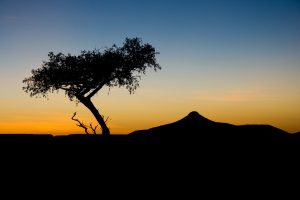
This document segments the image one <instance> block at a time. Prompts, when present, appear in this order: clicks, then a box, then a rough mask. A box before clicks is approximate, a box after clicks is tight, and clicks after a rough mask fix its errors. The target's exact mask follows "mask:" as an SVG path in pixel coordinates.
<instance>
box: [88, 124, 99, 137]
mask: <svg viewBox="0 0 300 200" xmlns="http://www.w3.org/2000/svg"><path fill="white" fill-rule="evenodd" d="M98 126H99V125H97V126H95V127H93V124H92V123H90V128H91V129H92V131H93V133H94V135H97V128H98Z"/></svg>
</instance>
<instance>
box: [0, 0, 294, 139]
mask: <svg viewBox="0 0 300 200" xmlns="http://www.w3.org/2000/svg"><path fill="white" fill-rule="evenodd" d="M57 5H59V6H57ZM45 8H47V9H45ZM112 13H114V14H113V15H112ZM153 13H154V14H153ZM299 21H300V3H299V2H298V1H286V0H277V1H274V0H265V1H261V0H239V1H237V0H226V1H211V0H197V1H195V0H181V1H180V0H178V1H162V0H152V1H144V2H143V3H138V4H137V3H136V1H131V0H122V1H121V0H115V1H99V0H89V1H82V0H65V1H59V0H51V1H48V0H39V1H32V0H27V1H24V0H22V1H21V0H15V1H1V0H0V133H51V134H69V133H82V132H83V131H82V130H81V129H79V128H78V127H76V125H75V123H74V122H73V121H72V120H71V119H70V118H71V116H72V114H73V113H74V112H75V111H77V113H78V117H79V118H80V119H81V120H83V121H84V122H86V123H89V122H90V121H93V116H92V115H91V114H90V113H89V111H87V110H86V109H85V108H83V107H82V106H81V105H79V106H78V107H77V106H76V105H75V103H74V102H69V100H68V99H67V98H66V97H64V95H63V94H62V93H59V94H56V93H55V94H52V95H50V96H49V100H47V99H35V98H30V97H29V95H28V94H25V93H24V92H23V91H22V86H23V85H22V80H23V79H24V78H25V77H28V76H29V75H30V71H31V69H33V68H37V67H39V66H40V65H41V63H42V61H43V60H45V59H47V54H48V52H50V51H53V52H55V53H58V52H63V53H71V54H78V53H80V50H92V49H95V48H99V49H103V48H104V47H109V46H111V45H112V44H113V43H116V44H117V45H119V46H120V45H121V44H122V42H123V41H124V39H125V38H126V37H141V38H142V39H143V41H144V42H150V43H151V44H152V45H153V46H154V47H155V48H156V49H157V51H159V52H160V55H158V62H159V63H160V64H161V66H162V71H159V72H157V73H154V72H149V73H147V75H146V76H145V77H142V81H141V87H140V88H139V89H138V90H137V92H136V93H135V94H134V95H129V93H128V92H127V91H126V90H125V89H124V88H114V89H112V90H111V92H110V95H107V93H108V90H107V88H105V89H104V90H103V91H101V92H100V94H99V95H98V96H96V97H95V98H94V99H93V100H94V102H95V105H96V106H97V107H98V108H99V109H100V110H101V111H102V114H103V115H105V116H109V117H110V119H111V120H110V121H109V124H108V126H109V127H110V128H111V131H112V132H113V133H129V132H131V131H134V130H137V129H146V128H151V127H153V126H157V125H161V124H165V123H169V122H173V121H176V120H178V119H180V118H182V117H184V116H185V115H187V114H188V113H189V112H191V111H198V112H199V113H200V114H202V115H204V116H205V117H207V118H210V119H211V120H214V121H221V122H228V123H233V124H271V125H273V126H276V127H278V128H282V129H284V130H286V131H289V132H298V131H300V78H299V77H300V38H299V35H300V23H299Z"/></svg>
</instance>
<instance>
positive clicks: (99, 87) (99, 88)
mask: <svg viewBox="0 0 300 200" xmlns="http://www.w3.org/2000/svg"><path fill="white" fill-rule="evenodd" d="M103 86H104V85H103V84H100V85H99V86H98V87H97V88H96V89H95V90H94V91H92V92H91V93H90V94H89V95H88V96H87V97H86V98H88V99H90V98H92V97H93V96H94V95H95V94H97V92H99V90H101V89H102V87H103Z"/></svg>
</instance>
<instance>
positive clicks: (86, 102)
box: [78, 97, 110, 136]
mask: <svg viewBox="0 0 300 200" xmlns="http://www.w3.org/2000/svg"><path fill="white" fill-rule="evenodd" d="M78 100H79V101H80V102H81V103H82V104H83V105H85V106H86V107H87V108H88V109H89V110H90V111H91V112H92V113H93V115H94V117H95V118H96V120H97V121H98V123H99V125H100V126H101V128H102V134H103V135H104V136H109V135H110V130H109V128H108V127H107V125H106V123H105V121H104V119H103V117H102V116H101V115H100V113H99V111H98V110H97V108H96V107H95V106H94V104H93V102H92V101H91V100H90V99H89V98H84V97H83V98H78Z"/></svg>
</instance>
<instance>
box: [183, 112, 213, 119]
mask: <svg viewBox="0 0 300 200" xmlns="http://www.w3.org/2000/svg"><path fill="white" fill-rule="evenodd" d="M186 118H188V119H193V120H203V119H204V120H208V119H206V118H205V117H203V116H202V115H200V114H199V113H198V112H197V111H193V112H191V113H190V114H188V116H187V117H186Z"/></svg>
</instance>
